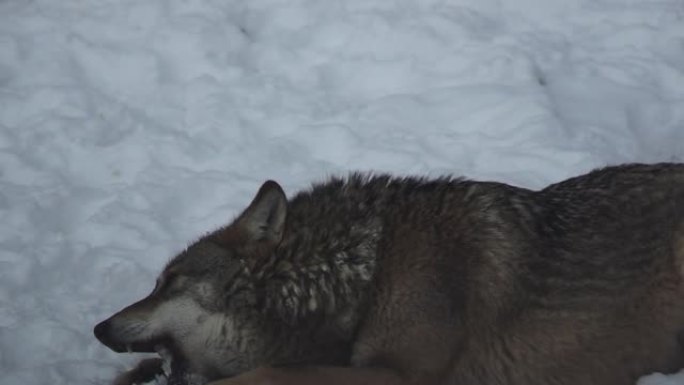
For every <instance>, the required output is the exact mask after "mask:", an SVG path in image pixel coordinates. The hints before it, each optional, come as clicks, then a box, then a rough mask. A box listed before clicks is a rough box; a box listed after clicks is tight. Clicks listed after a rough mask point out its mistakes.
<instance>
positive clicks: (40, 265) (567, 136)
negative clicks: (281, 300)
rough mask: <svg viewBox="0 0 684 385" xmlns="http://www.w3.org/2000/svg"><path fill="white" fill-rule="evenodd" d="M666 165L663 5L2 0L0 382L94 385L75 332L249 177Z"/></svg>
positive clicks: (229, 201)
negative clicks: (627, 164)
mask: <svg viewBox="0 0 684 385" xmlns="http://www.w3.org/2000/svg"><path fill="white" fill-rule="evenodd" d="M668 160H678V161H683V160H684V1H682V0H329V1H319V0H233V1H225V0H146V1H138V0H98V1H81V0H59V1H55V0H2V1H0V383H2V384H4V385H31V384H36V385H37V384H51V385H57V384H105V383H107V380H108V379H111V378H112V376H113V375H114V373H115V372H116V371H117V370H120V369H122V368H125V367H127V366H129V365H130V364H131V363H132V362H133V361H134V360H135V357H132V356H129V355H117V354H115V353H112V352H110V351H108V350H107V349H106V348H105V347H104V346H102V345H100V344H99V343H98V342H97V341H96V340H95V339H94V337H93V336H92V327H93V325H95V323H96V322H97V321H99V320H102V319H103V318H105V317H107V316H109V315H110V314H111V313H112V312H113V311H115V310H118V309H119V308H121V307H123V306H124V305H127V304H129V303H131V302H132V301H133V300H135V299H138V298H140V297H142V296H143V295H145V294H146V293H147V292H148V291H149V290H150V289H151V288H152V286H153V284H154V278H155V276H156V274H157V272H158V271H159V270H160V269H161V267H162V266H163V264H164V263H165V261H166V260H167V259H168V258H169V257H170V256H172V255H173V254H174V252H176V251H178V250H180V249H182V248H183V247H184V246H185V245H186V244H187V243H188V242H190V241H191V240H193V239H194V238H196V237H197V236H198V235H200V234H202V233H203V232H206V231H208V230H211V229H213V228H215V227H217V226H219V225H222V224H225V223H226V222H228V221H229V220H230V219H232V217H233V215H235V214H236V213H237V212H238V211H239V210H240V209H241V208H243V207H244V205H245V204H246V203H247V202H248V201H249V199H250V198H251V196H252V194H253V193H254V192H255V190H256V189H257V188H258V186H259V185H260V183H261V182H262V181H263V180H265V179H267V178H273V179H277V180H278V181H280V182H281V183H282V184H283V186H284V187H285V188H286V190H287V191H288V192H290V193H291V192H294V191H296V190H298V189H300V188H303V187H306V186H307V185H308V184H309V183H310V182H311V181H313V180H320V179H322V178H324V177H325V176H326V175H329V174H333V173H344V172H346V171H347V170H352V169H362V170H382V171H390V172H395V173H414V174H430V175H438V174H443V173H453V174H459V175H466V176H469V177H473V178H481V179H496V180H499V181H504V182H509V183H515V184H518V185H523V186H527V187H534V188H536V187H541V186H544V185H545V184H548V183H550V182H554V181H558V180H561V179H564V178H566V177H569V176H572V175H575V174H579V173H583V172H585V171H587V170H589V169H591V168H593V167H597V166H602V165H606V164H615V163H622V162H634V161H642V162H651V161H668ZM656 384H661V385H664V384H668V385H672V384H684V377H683V376H681V375H680V376H679V377H676V376H671V377H662V376H652V377H650V378H648V379H643V380H641V381H640V385H656Z"/></svg>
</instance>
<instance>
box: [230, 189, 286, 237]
mask: <svg viewBox="0 0 684 385" xmlns="http://www.w3.org/2000/svg"><path fill="white" fill-rule="evenodd" d="M286 216H287V198H286V197H285V192H283V189H282V188H281V187H280V185H279V184H278V183H276V182H274V181H272V180H269V181H266V182H265V183H264V184H263V185H262V186H261V188H260V189H259V192H257V194H256V196H255V197H254V199H253V200H252V203H250V204H249V207H247V209H246V210H245V211H244V212H243V213H242V214H241V215H240V216H239V217H238V219H237V220H236V221H235V224H236V225H237V226H239V227H240V228H242V229H243V230H245V232H246V233H247V236H248V237H249V239H250V240H251V241H268V242H271V243H273V244H278V243H280V240H281V239H282V236H283V229H284V227H285V217H286Z"/></svg>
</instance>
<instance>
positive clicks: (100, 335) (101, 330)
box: [93, 321, 109, 345]
mask: <svg viewBox="0 0 684 385" xmlns="http://www.w3.org/2000/svg"><path fill="white" fill-rule="evenodd" d="M108 331H109V322H107V321H102V322H100V323H99V324H97V325H95V329H93V334H95V338H97V339H98V340H100V342H102V343H103V344H105V345H106V344H107V343H106V342H105V340H106V339H107V334H109V333H108Z"/></svg>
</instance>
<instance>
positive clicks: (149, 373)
mask: <svg viewBox="0 0 684 385" xmlns="http://www.w3.org/2000/svg"><path fill="white" fill-rule="evenodd" d="M163 363H164V361H163V360H162V359H161V358H147V359H144V360H142V361H140V362H138V365H136V366H135V368H133V369H131V370H129V371H126V372H123V373H121V374H119V375H118V376H117V377H116V378H115V379H114V381H112V384H111V385H133V384H144V383H146V382H150V381H152V380H154V379H155V377H156V376H158V375H161V374H163V373H164V370H163V368H162V366H163Z"/></svg>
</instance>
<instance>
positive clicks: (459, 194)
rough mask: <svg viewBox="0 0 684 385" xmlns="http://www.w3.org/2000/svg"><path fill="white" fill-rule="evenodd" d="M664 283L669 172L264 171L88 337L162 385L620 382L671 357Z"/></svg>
mask: <svg viewBox="0 0 684 385" xmlns="http://www.w3.org/2000/svg"><path fill="white" fill-rule="evenodd" d="M683 276H684V165H681V164H665V163H663V164H655V165H642V164H633V165H623V166H617V167H608V168H603V169H599V170H595V171H593V172H591V173H589V174H586V175H582V176H578V177H575V178H572V179H569V180H566V181H563V182H560V183H557V184H553V185H551V186H548V187H547V188H544V189H542V190H539V191H531V190H527V189H524V188H519V187H513V186H510V185H506V184H502V183H494V182H477V181H470V180H464V179H457V178H451V177H444V178H438V179H426V178H417V177H392V176H388V175H364V174H353V175H351V176H349V177H346V178H332V179H330V180H329V181H327V182H325V183H321V184H318V185H314V186H313V187H312V188H311V189H309V190H306V191H303V192H300V193H298V194H296V195H294V197H292V198H291V199H289V200H288V199H287V198H286V196H285V193H284V192H283V190H282V189H281V187H280V186H279V185H278V184H277V183H276V182H273V181H268V182H266V183H264V185H263V186H262V187H261V188H260V189H259V191H258V193H257V194H256V197H255V198H254V200H253V201H252V202H251V204H250V205H249V206H248V207H247V209H246V210H245V211H244V212H242V213H241V214H240V215H239V216H238V217H237V218H236V219H235V220H234V221H233V222H232V223H231V224H230V225H228V226H226V227H224V228H220V229H218V230H216V231H214V232H212V233H210V234H208V235H206V236H204V237H202V238H201V239H199V240H198V241H197V242H195V243H193V244H192V245H190V246H189V247H188V248H187V249H186V250H185V251H183V252H181V253H180V254H179V255H177V256H176V257H175V258H174V259H173V260H171V261H170V263H169V264H168V265H167V266H166V267H165V268H164V270H163V271H162V273H161V275H160V276H159V278H158V280H157V285H156V287H155V288H154V290H153V292H152V293H151V294H150V295H149V296H148V297H146V298H144V299H142V300H141V301H139V302H136V303H134V304H132V305H131V306H129V307H127V308H125V309H123V310H121V311H120V312H118V313H116V314H114V315H113V316H112V317H111V318H109V319H107V320H105V321H103V322H102V323H100V324H98V325H97V326H96V327H95V335H96V337H97V338H98V339H99V340H100V341H101V342H102V343H103V344H105V345H106V346H108V347H110V348H111V349H113V350H114V351H117V352H121V351H126V350H132V351H139V352H154V351H155V350H160V351H162V352H165V354H166V356H170V357H172V359H171V362H172V363H175V365H177V369H176V373H184V374H177V375H176V376H175V377H174V375H173V372H174V370H173V368H172V370H171V372H172V374H171V377H170V380H169V382H170V383H179V384H181V383H193V382H196V383H203V382H206V381H216V382H215V383H212V384H221V385H238V384H242V385H247V384H252V385H255V384H261V385H265V384H272V385H286V384H325V385H335V384H367V385H379V384H384V385H389V384H397V385H398V384H421V385H423V384H428V385H429V384H454V385H474V384H489V385H535V384H538V385H578V384H582V385H630V384H634V382H635V381H636V379H637V378H638V377H639V376H641V375H644V374H648V373H650V372H655V371H659V372H671V371H674V370H677V369H679V368H681V367H683V366H684V365H683V364H684V354H683V350H682V346H681V345H680V343H679V334H680V332H681V330H682V329H683V327H684V280H683ZM153 360H154V359H153ZM143 366H145V365H143ZM161 366H162V364H161V360H158V361H154V362H152V364H151V365H150V362H147V366H146V368H147V369H143V370H142V371H136V370H134V371H132V372H131V373H128V374H126V375H125V376H124V377H122V378H123V379H122V380H121V383H126V382H129V383H132V382H134V381H135V380H131V378H135V376H136V375H137V376H138V379H141V378H149V377H150V376H152V375H153V374H152V373H155V372H158V371H160V370H161V369H160V367H161ZM150 368H151V369H150ZM188 374H192V375H193V376H194V377H193V378H194V379H192V380H188V379H187V378H190V377H188ZM126 376H128V377H126Z"/></svg>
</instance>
